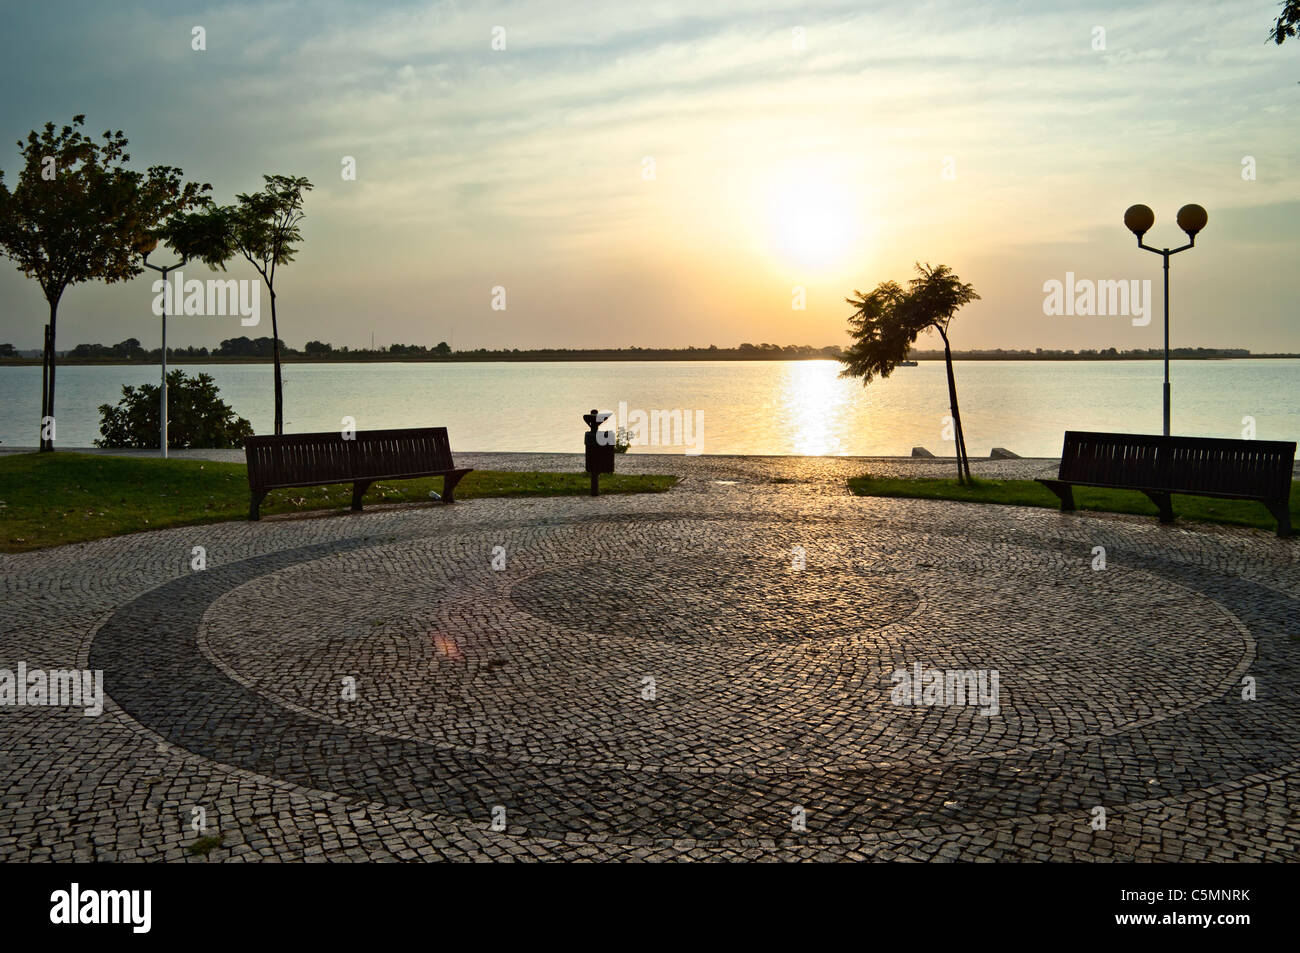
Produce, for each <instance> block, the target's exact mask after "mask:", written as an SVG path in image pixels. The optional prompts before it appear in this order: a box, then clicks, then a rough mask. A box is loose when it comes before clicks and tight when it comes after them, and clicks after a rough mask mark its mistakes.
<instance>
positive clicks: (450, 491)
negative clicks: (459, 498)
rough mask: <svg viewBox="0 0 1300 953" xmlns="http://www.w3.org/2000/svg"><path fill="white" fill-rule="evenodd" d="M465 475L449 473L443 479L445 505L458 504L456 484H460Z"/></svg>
mask: <svg viewBox="0 0 1300 953" xmlns="http://www.w3.org/2000/svg"><path fill="white" fill-rule="evenodd" d="M464 476H465V474H463V473H448V474H447V475H446V476H445V477H443V478H442V501H443V502H444V503H455V502H456V484H457V483H459V482H460V481H461V480H462V479H463V478H464Z"/></svg>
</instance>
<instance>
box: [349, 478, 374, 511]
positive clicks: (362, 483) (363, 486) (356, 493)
mask: <svg viewBox="0 0 1300 953" xmlns="http://www.w3.org/2000/svg"><path fill="white" fill-rule="evenodd" d="M373 482H374V480H355V481H353V483H352V512H354V513H360V512H361V497H363V496H365V494H366V490H368V489H370V484H371V483H373Z"/></svg>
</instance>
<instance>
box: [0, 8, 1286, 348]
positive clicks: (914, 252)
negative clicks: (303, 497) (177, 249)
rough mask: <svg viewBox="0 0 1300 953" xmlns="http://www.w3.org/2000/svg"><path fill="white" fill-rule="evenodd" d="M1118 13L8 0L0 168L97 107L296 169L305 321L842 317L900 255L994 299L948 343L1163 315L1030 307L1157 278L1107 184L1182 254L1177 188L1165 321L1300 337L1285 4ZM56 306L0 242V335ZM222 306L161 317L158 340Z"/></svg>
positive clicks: (697, 325) (771, 329) (894, 271)
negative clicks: (1105, 285) (1190, 207)
mask: <svg viewBox="0 0 1300 953" xmlns="http://www.w3.org/2000/svg"><path fill="white" fill-rule="evenodd" d="M1137 6H1138V9H1132V8H1131V7H1133V4H1131V3H1129V2H1093V3H1071V2H1061V3H1057V2H1053V3H1039V2H998V0H979V2H964V3H956V2H950V3H939V2H935V3H924V2H922V3H911V2H909V3H902V2H898V3H863V2H829V3H780V2H769V0H748V2H745V0H742V2H718V3H698V2H695V3H677V2H657V3H654V4H651V5H632V4H613V3H611V4H600V5H597V4H593V3H590V2H527V3H504V4H453V3H403V4H386V5H383V6H382V8H381V7H380V6H379V5H376V4H359V3H341V2H334V3H305V2H304V3H276V2H271V3H261V2H259V3H249V4H185V3H166V4H162V3H157V4H144V3H132V2H115V3H111V4H106V3H94V2H84V3H63V2H58V0H53V2H49V3H41V4H16V3H15V4H10V5H7V8H6V11H5V13H4V19H5V24H4V40H3V44H4V46H3V52H4V55H3V56H0V84H2V85H3V88H4V89H5V91H6V95H5V96H4V98H3V101H0V141H3V142H4V143H6V144H10V145H6V146H5V147H4V148H3V149H0V168H3V169H5V170H6V173H7V175H6V181H8V182H10V183H12V182H13V179H14V172H15V169H16V166H17V151H16V148H15V147H13V146H12V145H11V143H13V141H14V140H17V139H18V138H20V137H22V136H24V135H25V134H26V133H27V131H28V130H29V129H32V128H34V127H37V126H39V125H41V124H42V123H44V122H45V121H46V120H54V121H56V122H58V123H63V122H66V121H68V120H69V119H70V118H71V116H72V115H73V114H74V113H86V115H87V126H88V127H89V128H90V129H92V130H94V131H96V132H98V131H100V130H102V129H105V128H108V127H112V128H114V129H117V128H121V129H122V130H123V131H124V132H125V133H126V134H127V136H128V137H129V138H130V139H131V150H130V151H131V153H132V155H133V159H134V164H135V165H136V166H137V167H140V168H143V167H144V166H146V165H149V164H153V163H168V164H174V165H179V166H181V167H183V168H184V169H185V171H186V173H187V175H188V176H189V177H190V178H193V179H197V180H200V181H208V182H211V183H212V184H213V187H214V193H215V196H216V198H217V199H218V200H219V201H223V202H228V201H231V200H232V199H233V196H234V194H235V193H236V192H239V191H249V190H253V189H255V188H257V187H258V186H259V185H260V184H261V179H260V176H261V174H262V173H264V172H279V173H285V174H295V175H305V176H308V177H309V178H311V179H312V181H313V182H315V183H316V186H317V187H316V190H315V191H313V192H312V193H310V195H309V196H308V201H307V218H306V222H305V224H304V233H305V238H306V241H305V243H304V246H303V249H302V251H301V252H300V254H299V257H298V260H297V261H296V262H295V263H294V264H293V265H291V266H289V267H288V268H287V269H286V270H285V271H284V272H283V275H282V278H281V281H280V283H279V285H278V289H277V290H278V291H279V293H280V298H279V300H280V307H281V318H282V324H281V333H282V336H283V337H285V338H286V340H287V341H288V342H289V343H290V344H291V345H294V346H301V345H302V344H303V343H304V342H305V341H306V340H307V339H309V338H320V339H324V340H329V341H333V342H335V343H337V344H349V345H352V346H359V345H365V344H368V343H369V340H370V335H371V333H372V332H373V333H374V335H375V339H376V341H377V343H381V344H387V343H391V342H393V341H400V342H403V343H421V344H428V345H432V344H435V343H437V342H438V341H440V340H448V341H452V342H453V343H454V345H455V347H457V348H462V349H463V348H471V347H480V346H486V347H501V346H508V347H520V348H525V347H536V346H543V345H554V346H584V345H591V346H601V347H618V346H629V345H640V346H646V347H650V346H684V345H689V344H694V345H699V346H707V345H708V344H718V345H720V346H733V345H735V344H736V343H739V342H741V341H750V342H754V343H758V342H769V341H770V342H773V343H777V344H792V343H793V344H813V345H817V346H821V345H826V344H842V343H845V341H846V338H845V333H844V327H845V319H846V317H847V315H848V312H849V310H850V309H849V308H847V307H846V306H845V305H844V303H843V298H844V296H845V295H846V294H848V293H849V292H851V291H852V290H853V289H854V288H862V289H864V290H865V289H867V288H870V287H872V286H874V285H875V284H876V283H877V282H879V281H881V280H885V279H888V278H894V279H897V280H904V279H906V278H907V277H909V276H910V271H911V266H912V262H913V261H915V260H918V259H919V260H922V261H931V262H943V263H946V264H948V265H951V266H952V267H953V268H954V269H956V271H957V272H958V274H959V275H961V276H962V277H963V278H964V279H965V280H967V281H970V282H973V283H974V285H975V287H976V289H977V290H978V291H979V293H980V294H981V295H982V296H983V300H982V301H980V302H977V303H975V304H973V305H972V306H970V307H969V308H968V309H967V310H966V311H964V312H963V313H962V314H961V316H960V317H959V319H958V322H957V324H956V325H954V344H955V346H957V347H959V348H960V347H998V346H1002V347H1031V348H1032V347H1072V348H1081V347H1118V348H1121V349H1123V348H1131V347H1155V346H1158V345H1159V343H1160V320H1159V318H1158V314H1157V320H1154V321H1152V322H1151V323H1150V325H1149V326H1147V327H1142V328H1136V327H1133V326H1132V325H1131V323H1130V322H1129V321H1127V320H1125V319H1123V318H1101V317H1065V316H1053V317H1049V316H1045V315H1044V314H1043V307H1042V303H1043V298H1044V292H1043V283H1044V282H1045V281H1048V280H1050V279H1054V278H1055V279H1064V277H1065V273H1066V272H1067V271H1072V272H1074V273H1076V275H1078V276H1080V277H1083V278H1090V279H1132V278H1150V279H1153V280H1154V286H1155V288H1156V290H1157V294H1158V292H1159V280H1158V279H1159V276H1160V259H1159V258H1158V257H1157V256H1154V255H1149V254H1147V253H1144V252H1140V251H1139V250H1138V249H1137V248H1136V247H1135V243H1134V241H1133V239H1132V237H1131V236H1130V235H1129V234H1128V232H1127V231H1125V230H1124V228H1123V225H1122V224H1121V218H1122V215H1123V211H1124V209H1125V208H1126V207H1127V206H1128V205H1130V204H1133V203H1135V202H1145V203H1146V204H1149V205H1151V206H1152V207H1153V208H1154V209H1155V211H1156V216H1157V224H1156V227H1155V229H1154V231H1153V232H1152V233H1151V234H1150V236H1149V237H1148V240H1149V241H1151V242H1153V243H1157V244H1161V245H1175V244H1181V243H1182V241H1183V236H1182V233H1181V232H1179V231H1178V230H1177V228H1176V226H1175V225H1174V223H1173V218H1174V213H1175V212H1176V210H1177V209H1178V207H1179V206H1181V205H1183V204H1184V203H1187V202H1199V203H1200V204H1202V205H1204V206H1205V207H1206V208H1207V209H1208V210H1209V214H1210V223H1209V226H1208V228H1207V229H1206V231H1205V232H1204V233H1203V234H1202V236H1201V237H1200V239H1198V245H1197V248H1196V249H1194V250H1192V251H1190V252H1187V253H1185V254H1183V255H1180V256H1178V257H1177V258H1175V259H1174V261H1173V294H1172V302H1173V307H1174V343H1175V344H1182V345H1192V346H1195V345H1203V346H1214V345H1225V346H1226V345H1232V346H1242V347H1249V348H1251V349H1252V350H1255V351H1277V350H1293V351H1294V350H1300V330H1298V329H1297V322H1296V320H1295V317H1296V306H1295V300H1296V261H1297V252H1298V251H1300V184H1298V183H1300V177H1298V175H1297V173H1300V155H1298V154H1297V149H1296V142H1297V131H1298V129H1300V85H1298V84H1297V81H1298V80H1300V42H1295V43H1288V44H1286V45H1284V46H1282V47H1280V48H1279V47H1276V46H1274V45H1273V44H1272V43H1270V42H1268V41H1267V33H1268V30H1269V27H1270V26H1271V23H1272V18H1273V17H1274V16H1275V13H1276V9H1277V5H1276V3H1275V2H1273V0H1239V2H1233V3H1217V2H1195V0H1158V2H1151V3H1143V4H1139V5H1137ZM634 7H637V8H643V9H634ZM196 25H200V26H202V27H203V28H204V29H205V31H206V45H207V49H206V50H205V51H201V52H196V51H194V50H192V49H191V35H192V28H193V27H194V26H196ZM495 27H502V28H504V40H505V49H504V50H494V49H493V48H492V43H493V31H494V28H495ZM1098 27H1100V28H1102V29H1104V34H1105V35H1104V45H1105V48H1104V49H1094V45H1096V38H1097V37H1098V35H1099V34H1098V33H1097V32H1096V28H1098ZM497 35H498V37H499V36H500V34H499V33H498V34H497ZM344 156H353V157H355V159H356V163H357V180H356V181H344V180H343V178H342V176H341V174H340V172H341V168H342V159H343V157H344ZM1247 156H1250V157H1253V158H1254V162H1255V168H1256V178H1255V180H1253V181H1250V180H1246V179H1243V177H1242V168H1243V166H1242V162H1243V158H1244V157H1247ZM945 169H949V170H951V171H952V172H953V173H954V174H953V175H951V177H947V178H945V176H944V171H945ZM651 172H652V173H653V176H652V177H650V173H651ZM194 276H196V277H207V274H206V272H204V271H200V270H199V269H195V270H194ZM232 276H234V277H250V278H251V277H255V275H254V274H253V272H252V271H251V269H249V268H247V267H246V266H244V267H241V266H239V265H234V266H232ZM151 277H152V276H151ZM150 280H151V278H143V277H142V278H139V279H136V280H134V281H132V282H129V283H126V284H119V285H113V286H104V285H89V286H79V287H77V288H74V289H72V290H71V291H69V293H68V294H67V295H66V296H65V297H64V301H63V305H62V307H61V310H60V330H59V344H60V347H71V346H72V345H73V344H76V343H79V342H82V341H102V342H105V343H111V342H114V341H118V340H121V339H123V338H125V337H128V336H135V337H139V338H140V339H141V340H142V341H144V342H145V343H146V344H147V345H149V346H156V335H157V327H156V321H155V319H153V318H152V316H151V315H150V314H149V304H150V301H151V299H152V295H151V293H150V291H149V281H150ZM494 286H504V287H505V288H506V291H507V309H506V310H505V311H493V310H492V309H491V308H490V303H491V291H492V288H493V287H494ZM796 286H798V287H802V288H803V289H805V294H806V302H807V307H806V310H795V309H793V308H792V299H793V298H794V297H795V292H794V289H795V288H796ZM1156 304H1157V307H1158V306H1159V299H1158V298H1157V302H1156ZM44 320H45V306H44V303H43V299H42V298H41V295H40V292H39V290H38V288H37V287H36V284H35V282H34V281H31V280H29V279H26V278H24V277H23V276H22V275H21V274H20V273H19V272H18V271H17V270H16V269H15V268H13V266H12V265H11V264H10V263H9V262H8V261H4V262H3V267H0V341H11V342H12V343H14V344H15V345H16V346H18V347H20V348H30V347H37V346H39V342H40V326H41V324H42V323H43V322H44ZM268 325H269V322H264V327H263V328H262V329H260V332H259V333H269V326H268ZM243 333H248V331H247V329H243V328H240V327H239V326H238V320H237V319H236V318H188V319H176V320H175V321H174V322H173V324H172V325H170V326H169V343H173V344H175V345H180V346H184V345H187V344H194V345H207V346H212V345H214V344H216V343H217V342H218V341H220V340H221V339H222V338H226V337H233V336H236V335H239V334H243ZM927 343H928V342H927Z"/></svg>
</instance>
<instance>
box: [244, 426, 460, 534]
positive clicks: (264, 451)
mask: <svg viewBox="0 0 1300 953" xmlns="http://www.w3.org/2000/svg"><path fill="white" fill-rule="evenodd" d="M244 456H245V459H247V461H248V490H249V494H250V503H249V507H248V518H249V519H250V520H255V519H258V518H259V513H258V509H259V507H260V506H261V505H262V500H264V499H266V494H267V493H268V492H269V491H271V490H279V489H284V488H286V487H294V486H325V485H327V484H330V483H351V484H352V509H353V510H358V511H359V510H360V509H361V497H362V495H363V494H364V493H365V492H366V490H367V489H369V487H370V484H372V483H374V482H375V481H376V480H409V479H414V478H415V477H431V476H440V477H442V478H443V490H442V498H443V500H445V501H446V502H448V503H454V502H455V496H454V494H455V490H456V484H457V483H459V482H460V481H461V479H462V478H463V477H464V476H465V474H467V473H470V472H471V471H470V470H468V469H457V468H456V467H455V465H454V464H453V463H452V460H451V444H450V443H449V442H448V440H447V428H446V427H418V428H412V429H407V430H369V431H358V432H357V433H356V434H355V435H354V437H353V438H352V439H348V440H345V439H343V434H342V433H340V432H338V431H331V432H329V433H295V434H284V435H283V436H279V437H249V438H248V440H247V441H246V442H245V444H244Z"/></svg>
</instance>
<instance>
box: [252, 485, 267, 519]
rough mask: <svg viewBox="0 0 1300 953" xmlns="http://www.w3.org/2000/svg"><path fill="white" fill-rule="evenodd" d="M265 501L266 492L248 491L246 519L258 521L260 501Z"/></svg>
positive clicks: (260, 516)
mask: <svg viewBox="0 0 1300 953" xmlns="http://www.w3.org/2000/svg"><path fill="white" fill-rule="evenodd" d="M264 499H266V490H250V491H249V500H248V518H249V519H250V520H260V519H261V518H262V514H261V512H260V510H261V506H262V501H263V500H264Z"/></svg>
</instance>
